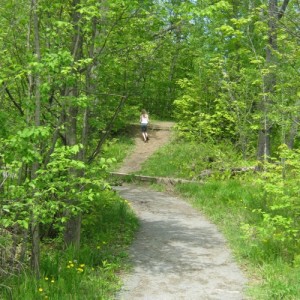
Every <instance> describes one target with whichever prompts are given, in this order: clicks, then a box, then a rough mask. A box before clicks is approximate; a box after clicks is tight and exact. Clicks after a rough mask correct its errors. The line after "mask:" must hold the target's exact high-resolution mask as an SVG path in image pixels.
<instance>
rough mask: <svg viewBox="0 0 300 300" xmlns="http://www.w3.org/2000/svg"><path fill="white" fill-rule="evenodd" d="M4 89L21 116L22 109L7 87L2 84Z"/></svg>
mask: <svg viewBox="0 0 300 300" xmlns="http://www.w3.org/2000/svg"><path fill="white" fill-rule="evenodd" d="M3 85H4V83H3ZM4 89H5V92H6V93H7V95H8V97H9V99H10V100H11V101H12V103H13V104H14V106H15V107H16V108H17V109H18V111H19V112H20V114H21V116H24V111H23V109H22V107H21V105H20V104H19V103H17V102H16V101H15V99H14V97H13V96H12V94H11V93H10V91H9V89H8V88H7V87H6V86H4Z"/></svg>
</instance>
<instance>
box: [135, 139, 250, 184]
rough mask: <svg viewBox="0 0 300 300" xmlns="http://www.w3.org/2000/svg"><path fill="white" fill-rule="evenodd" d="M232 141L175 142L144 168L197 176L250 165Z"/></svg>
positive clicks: (177, 175)
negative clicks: (233, 145) (223, 142)
mask: <svg viewBox="0 0 300 300" xmlns="http://www.w3.org/2000/svg"><path fill="white" fill-rule="evenodd" d="M249 164H251V162H250V163H249V162H246V161H243V160H242V159H241V158H240V157H239V155H238V154H237V153H236V152H235V151H234V149H233V148H232V147H230V146H229V145H228V144H219V145H218V146H216V145H208V144H204V143H196V142H194V143H187V142H185V141H176V142H175V141H174V142H172V143H171V144H168V145H166V146H164V147H162V148H161V149H159V150H158V151H157V152H156V153H155V154H154V155H153V156H151V157H150V158H149V159H148V160H147V161H146V162H145V163H144V164H143V168H142V170H141V171H140V173H141V174H143V175H148V176H162V177H173V178H184V179H197V178H199V176H200V173H201V172H202V171H203V170H206V169H212V170H217V169H226V168H228V167H237V166H239V167H240V166H247V165H249Z"/></svg>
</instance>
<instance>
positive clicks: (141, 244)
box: [116, 185, 246, 300]
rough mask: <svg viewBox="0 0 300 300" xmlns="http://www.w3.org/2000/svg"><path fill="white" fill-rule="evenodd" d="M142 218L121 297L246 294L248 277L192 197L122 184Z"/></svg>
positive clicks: (167, 299) (168, 299)
mask: <svg viewBox="0 0 300 300" xmlns="http://www.w3.org/2000/svg"><path fill="white" fill-rule="evenodd" d="M116 190H117V191H118V192H119V194H120V195H121V196H122V197H124V198H125V199H127V200H128V201H129V202H130V203H131V205H132V207H133V209H134V211H136V213H137V215H138V217H139V219H140V225H141V226H140V230H139V232H138V234H137V237H136V240H135V242H134V244H133V245H132V247H131V250H130V257H131V259H132V262H133V264H134V268H133V270H132V272H131V273H130V274H126V275H125V276H124V278H123V279H124V286H123V288H122V290H121V291H120V293H119V294H118V295H117V299H121V300H129V299H131V300H134V299H148V300H180V299H184V300H185V299H186V300H200V299H203V300H208V299H222V300H225V299H228V300H235V299H246V298H245V297H244V296H243V289H244V287H245V284H246V279H245V277H244V276H243V274H242V272H241V271H240V270H239V269H238V267H237V265H236V264H235V263H234V261H233V258H232V256H231V254H230V251H229V250H228V248H227V247H226V242H225V240H224V238H223V237H222V236H221V234H220V233H219V232H218V230H217V229H216V227H215V226H214V225H213V224H211V223H210V222H209V221H208V220H207V219H206V218H205V217H204V216H203V215H201V214H200V213H199V212H197V211H195V210H194V209H193V208H192V207H191V205H189V204H188V203H187V202H185V201H183V200H181V199H179V198H176V197H173V196H170V195H167V194H165V193H161V192H155V191H153V190H148V189H147V188H145V187H136V186H132V185H129V186H122V187H116Z"/></svg>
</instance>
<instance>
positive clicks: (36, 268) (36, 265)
mask: <svg viewBox="0 0 300 300" xmlns="http://www.w3.org/2000/svg"><path fill="white" fill-rule="evenodd" d="M37 6H38V0H32V9H33V31H34V49H35V54H36V56H37V60H38V61H40V60H41V50H40V38H39V24H38V23H39V17H38V12H37ZM40 86H41V80H40V76H39V74H37V75H36V77H35V121H34V123H35V126H36V127H38V126H40V125H41V121H40V120H41V94H40ZM36 148H37V149H36V150H37V151H39V146H38V145H36ZM38 169H39V163H38V162H34V163H33V166H32V171H31V178H32V179H34V178H35V177H36V172H37V170H38ZM39 226H40V224H39V221H38V218H37V216H36V215H34V214H33V215H32V221H31V237H32V249H31V268H32V270H33V272H34V273H35V275H36V277H37V278H39V277H40V228H39Z"/></svg>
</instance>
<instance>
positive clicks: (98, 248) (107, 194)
mask: <svg viewBox="0 0 300 300" xmlns="http://www.w3.org/2000/svg"><path fill="white" fill-rule="evenodd" d="M84 220H85V221H84V223H83V228H82V229H83V236H82V238H83V244H84V246H83V247H82V248H81V250H80V251H79V252H78V251H75V250H74V249H73V248H68V249H67V250H62V248H60V247H59V245H61V244H62V242H61V241H60V240H51V239H48V240H46V241H45V243H44V245H43V250H44V251H43V253H44V255H42V262H41V272H42V276H41V278H40V280H36V279H35V278H34V277H33V276H31V275H30V273H29V272H27V271H26V270H25V271H23V272H22V273H21V274H19V276H16V277H15V276H12V277H6V278H5V279H4V280H3V281H2V282H3V284H2V285H1V286H0V298H1V299H10V297H12V298H13V299H15V298H16V299H26V300H29V299H57V300H59V299H67V298H72V299H96V298H97V299H112V298H113V295H114V294H115V292H116V291H117V290H118V289H119V287H120V284H121V283H120V281H119V279H118V277H117V273H118V272H119V271H120V269H121V268H124V267H125V260H126V257H127V254H126V250H127V247H128V245H129V244H130V242H131V241H132V239H133V236H134V232H135V230H136V228H137V219H136V217H135V216H134V215H133V213H132V211H131V209H130V207H129V204H128V202H127V201H126V200H122V199H120V198H119V197H117V196H116V195H115V194H114V192H112V191H103V192H102V193H101V195H99V197H98V198H97V199H96V200H95V201H94V202H93V205H91V206H90V208H89V211H86V212H85V214H84Z"/></svg>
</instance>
